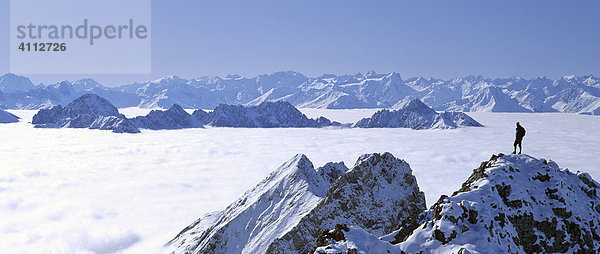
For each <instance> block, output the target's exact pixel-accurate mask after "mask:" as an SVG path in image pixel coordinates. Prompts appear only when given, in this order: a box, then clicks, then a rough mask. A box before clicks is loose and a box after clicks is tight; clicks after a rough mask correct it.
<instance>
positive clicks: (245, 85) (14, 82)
mask: <svg viewBox="0 0 600 254" xmlns="http://www.w3.org/2000/svg"><path fill="white" fill-rule="evenodd" d="M85 93H94V94H98V95H100V96H102V97H104V98H106V99H108V100H109V101H111V102H112V103H113V104H114V105H115V106H117V107H132V106H138V107H144V108H169V107H171V105H173V104H178V105H180V106H181V107H183V108H204V109H209V108H214V107H216V106H218V105H219V104H231V105H238V104H243V105H249V106H257V105H259V104H261V103H262V102H265V101H288V102H290V103H292V105H294V106H296V107H301V108H336V109H342V108H346V109H347V108H393V107H394V105H395V104H396V103H398V102H399V101H403V100H405V99H407V98H419V99H421V100H422V101H423V102H425V103H426V104H427V105H430V106H431V107H432V108H433V109H435V110H439V111H493V112H571V113H586V114H595V115H600V78H597V77H595V76H591V75H589V76H582V77H577V76H564V77H562V78H559V79H557V80H551V79H548V78H545V77H539V78H535V79H524V78H519V77H515V78H506V79H489V78H484V77H481V76H467V77H462V78H454V79H451V80H441V79H434V78H422V77H418V78H409V79H406V80H403V79H402V78H401V76H400V75H399V74H398V73H395V72H392V73H387V74H378V73H375V72H373V71H371V72H368V73H366V74H360V73H359V74H355V75H340V76H337V75H332V74H326V75H322V76H320V77H316V78H309V77H306V76H304V75H302V74H300V73H297V72H291V71H288V72H276V73H272V74H265V75H259V76H256V77H252V78H246V77H241V76H237V75H228V76H226V77H218V76H204V77H200V78H196V79H190V80H187V79H182V78H179V77H177V76H169V77H165V78H161V79H158V80H154V81H146V82H139V83H133V84H127V85H123V86H120V87H116V88H107V87H104V86H102V85H100V84H99V83H98V82H96V81H94V80H91V79H82V80H77V81H75V82H70V81H61V82H58V83H56V84H50V85H45V84H40V85H33V84H32V83H31V81H30V80H29V79H28V78H26V77H21V76H17V75H14V74H5V75H2V76H0V108H9V109H40V108H48V107H51V106H53V105H58V104H62V105H65V104H67V103H69V102H70V101H72V100H74V99H76V98H78V97H79V96H81V95H83V94H85Z"/></svg>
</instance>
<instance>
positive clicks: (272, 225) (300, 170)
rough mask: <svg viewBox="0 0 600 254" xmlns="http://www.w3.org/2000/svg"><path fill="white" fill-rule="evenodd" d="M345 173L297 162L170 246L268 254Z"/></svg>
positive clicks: (203, 220)
mask: <svg viewBox="0 0 600 254" xmlns="http://www.w3.org/2000/svg"><path fill="white" fill-rule="evenodd" d="M346 170H347V168H346V167H345V166H344V164H343V163H328V164H326V165H325V166H324V167H322V168H318V169H316V170H315V169H314V167H313V164H312V163H311V162H310V160H309V159H308V158H307V157H306V156H305V155H302V154H298V155H296V156H294V158H292V159H291V160H289V161H288V162H286V163H284V164H283V165H282V166H281V167H279V168H278V169H277V170H275V171H274V172H273V173H271V174H270V175H269V176H268V177H267V178H266V179H264V180H263V181H262V182H260V183H259V184H258V185H256V186H255V187H254V188H252V189H251V190H249V191H247V192H246V193H245V194H244V195H243V196H242V197H241V198H240V199H238V200H237V201H235V202H234V203H233V204H231V205H229V206H228V207H227V208H225V210H223V211H219V212H216V213H211V214H208V215H205V216H204V217H202V218H201V219H199V220H197V221H196V222H194V223H193V224H191V225H190V226H188V227H186V228H185V229H184V230H183V231H182V232H181V233H179V235H177V236H176V237H175V238H174V239H173V240H172V241H171V242H169V248H170V249H171V252H173V253H264V252H265V250H266V248H267V247H268V245H269V244H270V243H271V242H272V241H273V240H275V239H276V238H278V237H281V236H283V234H285V232H288V231H289V230H290V229H291V227H293V226H294V225H296V224H298V221H299V220H300V219H301V218H302V217H303V216H304V215H305V214H306V213H308V212H309V211H310V210H312V209H313V208H314V207H315V206H316V205H317V203H318V202H319V201H320V200H322V199H323V197H325V194H326V192H327V189H328V188H329V187H330V185H331V183H332V181H334V180H337V177H336V176H339V175H342V174H343V173H344V172H345V171H346Z"/></svg>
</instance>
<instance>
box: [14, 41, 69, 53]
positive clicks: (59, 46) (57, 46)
mask: <svg viewBox="0 0 600 254" xmlns="http://www.w3.org/2000/svg"><path fill="white" fill-rule="evenodd" d="M19 50H21V51H66V50H67V44H66V43H52V42H48V43H43V42H41V43H38V42H34V43H30V42H28V43H25V42H21V44H19Z"/></svg>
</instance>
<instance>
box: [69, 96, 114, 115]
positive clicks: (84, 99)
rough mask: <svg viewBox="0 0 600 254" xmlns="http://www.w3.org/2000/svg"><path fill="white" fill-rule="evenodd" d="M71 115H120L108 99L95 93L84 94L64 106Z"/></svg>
mask: <svg viewBox="0 0 600 254" xmlns="http://www.w3.org/2000/svg"><path fill="white" fill-rule="evenodd" d="M65 110H66V111H67V112H69V114H71V115H79V114H92V115H98V116H122V115H121V114H120V113H119V110H118V109H117V108H116V107H115V106H113V105H112V104H111V103H110V101H108V100H107V99H104V98H102V97H100V96H98V95H96V94H91V93H88V94H84V95H82V96H81V97H79V98H77V99H75V100H73V101H72V102H71V103H69V105H67V106H66V107H65Z"/></svg>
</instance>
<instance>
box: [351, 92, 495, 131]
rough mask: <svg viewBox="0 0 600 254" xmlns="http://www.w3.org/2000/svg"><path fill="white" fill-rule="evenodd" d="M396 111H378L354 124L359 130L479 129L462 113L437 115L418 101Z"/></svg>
mask: <svg viewBox="0 0 600 254" xmlns="http://www.w3.org/2000/svg"><path fill="white" fill-rule="evenodd" d="M399 107H400V109H398V110H393V111H390V110H387V109H384V110H380V111H377V112H375V114H373V116H371V117H369V118H363V119H361V120H360V121H358V122H356V123H355V124H354V127H360V128H412V129H416V130H422V129H450V128H457V127H459V126H472V127H481V126H483V125H481V124H480V123H479V122H477V121H475V119H473V118H471V117H469V116H468V115H467V114H465V113H462V112H443V113H437V112H436V111H435V110H433V109H432V108H430V107H429V106H427V105H426V104H425V103H423V102H422V101H421V100H419V99H412V100H410V101H407V102H405V103H404V104H401V105H399Z"/></svg>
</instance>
